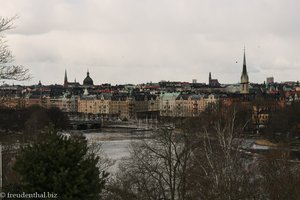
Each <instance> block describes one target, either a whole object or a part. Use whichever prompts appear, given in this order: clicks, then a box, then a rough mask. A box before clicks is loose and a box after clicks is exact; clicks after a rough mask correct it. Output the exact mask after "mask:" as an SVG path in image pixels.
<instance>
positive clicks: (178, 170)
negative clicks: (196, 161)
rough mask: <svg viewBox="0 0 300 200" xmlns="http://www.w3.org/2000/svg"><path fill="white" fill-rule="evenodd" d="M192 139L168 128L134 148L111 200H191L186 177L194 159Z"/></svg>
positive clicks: (134, 145) (125, 162) (121, 167)
mask: <svg viewBox="0 0 300 200" xmlns="http://www.w3.org/2000/svg"><path fill="white" fill-rule="evenodd" d="M191 152H192V151H191V148H190V146H189V141H188V137H187V136H186V134H184V133H182V132H176V131H174V130H173V129H168V128H164V129H162V130H161V131H159V132H158V133H155V134H154V135H153V138H151V139H145V140H143V141H141V142H137V143H133V144H132V151H131V157H130V158H129V159H126V160H124V161H123V164H122V165H121V166H120V173H119V175H118V179H117V180H118V184H117V185H115V187H113V188H112V190H111V191H113V192H115V195H113V196H114V197H112V196H110V199H149V200H156V199H170V200H175V199H178V200H184V199H187V196H188V191H187V189H188V188H187V187H186V186H187V180H186V175H187V171H188V166H189V163H190V157H191Z"/></svg>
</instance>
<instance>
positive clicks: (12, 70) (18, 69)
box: [0, 16, 30, 81]
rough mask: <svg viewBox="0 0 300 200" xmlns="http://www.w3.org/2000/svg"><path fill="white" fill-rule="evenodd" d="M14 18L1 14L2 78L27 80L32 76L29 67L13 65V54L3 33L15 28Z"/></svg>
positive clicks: (0, 57) (0, 73)
mask: <svg viewBox="0 0 300 200" xmlns="http://www.w3.org/2000/svg"><path fill="white" fill-rule="evenodd" d="M15 19H16V17H13V18H3V17H1V16H0V80H1V79H10V80H19V81H23V80H27V79H29V78H30V75H28V69H26V68H25V67H23V66H18V65H11V64H10V63H11V62H12V61H13V55H12V53H11V51H10V50H9V48H8V46H7V44H6V41H5V40H4V35H3V33H4V32H5V31H7V30H10V29H12V28H13V21H14V20H15Z"/></svg>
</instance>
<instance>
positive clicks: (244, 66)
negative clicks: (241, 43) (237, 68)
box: [243, 47, 247, 75]
mask: <svg viewBox="0 0 300 200" xmlns="http://www.w3.org/2000/svg"><path fill="white" fill-rule="evenodd" d="M243 74H245V75H246V74H247V67H246V50H245V47H244V61H243Z"/></svg>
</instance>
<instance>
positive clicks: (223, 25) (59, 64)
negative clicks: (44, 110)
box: [0, 0, 300, 85]
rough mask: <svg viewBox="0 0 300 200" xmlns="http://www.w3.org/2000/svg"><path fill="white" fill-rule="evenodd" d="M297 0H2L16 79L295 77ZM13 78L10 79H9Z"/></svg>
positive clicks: (299, 32) (299, 23)
mask: <svg viewBox="0 0 300 200" xmlns="http://www.w3.org/2000/svg"><path fill="white" fill-rule="evenodd" d="M299 10H300V1H299V0H47V1H46V0H1V5H0V15H1V16H2V17H11V16H14V15H18V16H19V19H17V20H16V21H15V26H16V28H15V29H14V30H11V31H9V32H7V34H6V40H7V41H8V44H9V46H10V49H11V50H12V51H13V54H14V56H15V63H17V64H21V65H24V66H26V67H28V68H29V69H30V73H31V74H32V76H33V78H32V80H30V81H27V82H22V83H21V84H25V85H27V84H35V83H38V81H39V80H41V81H42V83H43V84H52V83H53V84H54V83H58V84H62V83H63V78H64V70H65V69H66V70H67V72H68V79H69V81H74V79H75V78H76V80H77V81H79V82H80V83H82V81H83V79H84V77H85V76H86V71H87V69H89V71H90V75H91V77H92V78H93V80H94V84H102V83H112V84H123V83H143V82H150V81H152V82H158V81H161V80H170V81H188V82H191V81H192V79H197V81H198V82H207V80H208V73H209V72H212V77H213V78H217V79H219V82H221V83H237V82H239V81H240V75H241V71H242V59H243V48H244V45H245V46H246V57H247V69H248V73H249V78H250V81H251V82H263V81H264V80H265V78H266V77H268V76H274V78H275V81H279V82H280V81H286V80H300V77H299V75H300V12H299ZM15 83H17V82H15Z"/></svg>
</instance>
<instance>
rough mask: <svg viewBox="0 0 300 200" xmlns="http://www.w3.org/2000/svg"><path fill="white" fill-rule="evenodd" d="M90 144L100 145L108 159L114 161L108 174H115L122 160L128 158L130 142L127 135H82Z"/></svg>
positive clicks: (103, 133)
mask: <svg viewBox="0 0 300 200" xmlns="http://www.w3.org/2000/svg"><path fill="white" fill-rule="evenodd" d="M84 135H85V137H86V138H87V140H88V141H89V142H91V143H100V144H101V145H102V149H103V150H104V152H105V153H106V155H107V156H108V158H110V159H112V160H113V161H115V164H114V165H113V166H112V167H111V168H110V169H109V171H110V172H116V171H117V168H118V165H119V163H120V161H121V159H122V158H124V157H127V156H129V145H130V143H131V141H133V140H135V141H136V139H133V140H132V139H130V135H128V133H121V132H117V133H116V132H111V133H110V132H92V133H85V134H84Z"/></svg>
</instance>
